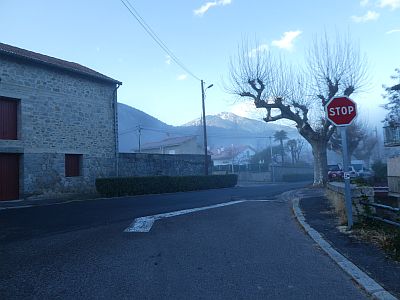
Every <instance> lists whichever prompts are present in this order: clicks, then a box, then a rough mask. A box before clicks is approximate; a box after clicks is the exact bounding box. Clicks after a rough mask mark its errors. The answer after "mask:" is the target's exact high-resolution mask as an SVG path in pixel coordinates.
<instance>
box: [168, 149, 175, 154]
mask: <svg viewBox="0 0 400 300" xmlns="http://www.w3.org/2000/svg"><path fill="white" fill-rule="evenodd" d="M168 154H176V153H175V150H169V151H168Z"/></svg>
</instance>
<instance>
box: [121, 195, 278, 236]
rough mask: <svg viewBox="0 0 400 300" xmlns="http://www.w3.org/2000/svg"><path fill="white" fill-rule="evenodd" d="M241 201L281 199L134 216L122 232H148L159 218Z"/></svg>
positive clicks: (217, 205) (212, 206) (211, 206)
mask: <svg viewBox="0 0 400 300" xmlns="http://www.w3.org/2000/svg"><path fill="white" fill-rule="evenodd" d="M242 202H282V201H279V200H237V201H231V202H225V203H220V204H215V205H210V206H203V207H198V208H191V209H184V210H178V211H173V212H168V213H164V214H158V215H152V216H146V217H140V218H136V219H135V220H134V221H133V222H132V224H131V225H130V226H129V227H128V228H126V229H125V230H124V232H149V231H150V229H151V227H152V226H153V224H154V222H155V221H157V220H160V219H165V218H171V217H176V216H180V215H185V214H190V213H193V212H198V211H202V210H207V209H212V208H218V207H223V206H228V205H234V204H238V203H242Z"/></svg>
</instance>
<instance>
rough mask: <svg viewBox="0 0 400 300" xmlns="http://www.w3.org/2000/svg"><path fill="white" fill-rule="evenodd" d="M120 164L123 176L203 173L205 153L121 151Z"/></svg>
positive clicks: (120, 172) (120, 171) (120, 174)
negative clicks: (175, 153)
mask: <svg viewBox="0 0 400 300" xmlns="http://www.w3.org/2000/svg"><path fill="white" fill-rule="evenodd" d="M118 165H119V176H121V177H129V176H158V175H167V176H189V175H203V174H204V155H192V154H180V155H172V154H149V153H120V155H119V164H118ZM209 174H211V167H210V169H209Z"/></svg>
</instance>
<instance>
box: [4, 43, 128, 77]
mask: <svg viewBox="0 0 400 300" xmlns="http://www.w3.org/2000/svg"><path fill="white" fill-rule="evenodd" d="M0 55H8V56H12V57H16V58H20V59H24V60H27V61H31V62H33V63H38V64H44V65H47V66H51V67H55V68H60V69H63V70H67V71H70V72H74V73H78V74H81V75H84V76H89V77H91V78H95V79H98V80H102V81H108V82H112V83H115V84H122V83H121V82H119V81H118V80H115V79H112V78H111V77H108V76H105V75H103V74H101V73H99V72H96V71H94V70H92V69H89V68H87V67H84V66H82V65H80V64H77V63H74V62H69V61H66V60H62V59H58V58H54V57H51V56H47V55H44V54H40V53H36V52H32V51H29V50H25V49H21V48H17V47H14V46H10V45H7V44H3V43H0Z"/></svg>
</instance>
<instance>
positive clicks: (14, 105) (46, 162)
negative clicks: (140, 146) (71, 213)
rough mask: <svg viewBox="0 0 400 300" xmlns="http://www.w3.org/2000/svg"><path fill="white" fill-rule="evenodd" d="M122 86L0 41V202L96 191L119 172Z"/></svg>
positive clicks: (61, 61)
mask: <svg viewBox="0 0 400 300" xmlns="http://www.w3.org/2000/svg"><path fill="white" fill-rule="evenodd" d="M120 85H121V82H119V81H117V80H114V79H112V78H110V77H107V76H105V75H102V74H100V73H98V72H96V71H94V70H91V69H89V68H86V67H84V66H82V65H79V64H76V63H73V62H68V61H64V60H60V59H57V58H53V57H50V56H46V55H43V54H39V53H35V52H31V51H27V50H24V49H20V48H16V47H13V46H10V45H6V44H2V43H0V200H14V199H27V198H35V197H38V198H40V197H48V196H57V195H60V194H64V195H65V194H68V193H72V194H77V193H91V192H95V185H94V182H95V179H96V178H97V177H105V176H116V175H117V174H118V165H117V155H118V140H117V137H118V134H117V112H116V106H117V105H116V104H117V89H118V87H119V86H120Z"/></svg>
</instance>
